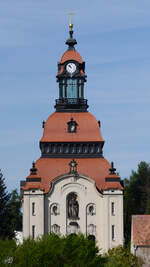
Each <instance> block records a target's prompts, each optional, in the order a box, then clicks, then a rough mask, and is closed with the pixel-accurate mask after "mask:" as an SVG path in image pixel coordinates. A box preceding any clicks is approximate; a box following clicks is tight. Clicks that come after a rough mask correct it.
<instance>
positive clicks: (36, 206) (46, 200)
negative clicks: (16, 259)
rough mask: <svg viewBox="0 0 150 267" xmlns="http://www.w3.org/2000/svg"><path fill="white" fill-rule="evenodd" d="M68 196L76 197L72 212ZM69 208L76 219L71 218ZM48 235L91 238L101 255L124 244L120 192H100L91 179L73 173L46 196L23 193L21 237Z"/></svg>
mask: <svg viewBox="0 0 150 267" xmlns="http://www.w3.org/2000/svg"><path fill="white" fill-rule="evenodd" d="M71 193H73V195H74V196H75V199H74V203H75V204H74V209H72V206H71V205H70V204H68V203H70V202H69V200H67V199H68V196H72V195H69V194H71ZM68 205H70V206H69V207H68ZM70 207H71V208H70ZM68 209H70V212H75V213H76V214H75V215H76V216H74V214H73V215H71V216H70V215H69V211H68ZM69 216H70V217H69ZM50 232H54V233H56V234H61V235H68V234H71V233H79V232H81V233H83V234H84V235H85V236H89V235H90V236H92V237H93V236H94V237H95V238H96V241H97V244H98V246H99V248H101V249H102V251H103V252H105V251H107V250H108V249H109V248H112V247H115V246H117V245H123V191H122V190H118V189H117V190H105V191H103V193H100V192H99V191H98V190H97V189H96V186H95V182H94V181H93V180H92V179H90V178H89V177H86V176H83V175H75V174H66V175H62V176H59V177H57V178H55V179H54V180H53V181H52V184H51V190H50V192H49V193H48V194H46V195H44V194H43V191H41V190H39V189H38V190H36V189H34V190H31V189H30V190H28V191H24V196H23V236H24V238H27V237H29V236H31V237H33V238H36V237H38V236H41V235H43V234H47V233H50Z"/></svg>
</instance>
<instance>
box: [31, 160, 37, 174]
mask: <svg viewBox="0 0 150 267" xmlns="http://www.w3.org/2000/svg"><path fill="white" fill-rule="evenodd" d="M30 171H31V174H33V175H35V174H37V168H36V167H35V162H34V161H33V162H32V168H31V169H30Z"/></svg>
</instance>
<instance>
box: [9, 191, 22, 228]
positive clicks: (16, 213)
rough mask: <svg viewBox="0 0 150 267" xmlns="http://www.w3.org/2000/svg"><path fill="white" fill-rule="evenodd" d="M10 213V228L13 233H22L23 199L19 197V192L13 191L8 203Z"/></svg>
mask: <svg viewBox="0 0 150 267" xmlns="http://www.w3.org/2000/svg"><path fill="white" fill-rule="evenodd" d="M8 213H9V221H10V224H11V225H10V227H11V229H12V231H13V232H14V230H16V231H21V229H22V213H21V199H20V196H19V195H18V192H17V190H16V189H15V190H13V191H12V192H11V194H10V199H9V201H8Z"/></svg>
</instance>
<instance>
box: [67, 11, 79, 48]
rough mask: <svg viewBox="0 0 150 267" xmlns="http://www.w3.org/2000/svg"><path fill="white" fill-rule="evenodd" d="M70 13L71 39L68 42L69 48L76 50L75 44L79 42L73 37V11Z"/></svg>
mask: <svg viewBox="0 0 150 267" xmlns="http://www.w3.org/2000/svg"><path fill="white" fill-rule="evenodd" d="M69 15H70V23H69V35H70V36H69V37H70V38H69V39H68V40H67V41H66V44H67V45H68V46H69V47H68V50H75V48H74V45H76V44H77V41H76V39H74V38H73V24H72V15H73V13H72V11H70V12H69Z"/></svg>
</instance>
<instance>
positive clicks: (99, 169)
mask: <svg viewBox="0 0 150 267" xmlns="http://www.w3.org/2000/svg"><path fill="white" fill-rule="evenodd" d="M71 160H72V158H69V159H64V158H56V159H55V158H40V159H39V160H37V162H36V163H35V166H36V168H37V176H40V177H41V183H40V188H42V189H43V188H44V191H45V193H48V192H49V190H50V185H51V182H52V180H53V179H54V178H56V177H57V176H60V175H62V174H67V173H69V170H70V169H69V163H70V161H71ZM75 161H76V162H77V163H78V167H77V170H78V173H79V174H82V175H85V176H88V177H90V178H91V179H93V180H94V181H95V183H96V186H97V188H98V189H99V190H103V189H105V188H106V182H105V177H107V176H108V174H109V168H110V164H109V162H108V161H107V160H106V159H104V158H87V159H83V158H81V159H75ZM112 183H113V188H116V189H121V190H122V187H120V182H112ZM110 184H111V182H110ZM37 185H38V183H37V182H36V183H32V182H27V183H26V185H25V187H24V190H28V189H30V188H33V187H34V186H36V187H35V188H38V187H37ZM107 189H108V188H107Z"/></svg>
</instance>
